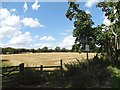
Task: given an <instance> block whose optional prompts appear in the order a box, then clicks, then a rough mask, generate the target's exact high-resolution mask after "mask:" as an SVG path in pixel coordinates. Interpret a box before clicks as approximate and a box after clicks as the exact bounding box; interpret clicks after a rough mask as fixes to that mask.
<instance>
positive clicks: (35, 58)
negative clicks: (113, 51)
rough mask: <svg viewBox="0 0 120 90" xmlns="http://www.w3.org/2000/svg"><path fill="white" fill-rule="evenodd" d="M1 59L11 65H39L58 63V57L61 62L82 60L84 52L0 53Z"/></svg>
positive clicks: (84, 56)
mask: <svg viewBox="0 0 120 90" xmlns="http://www.w3.org/2000/svg"><path fill="white" fill-rule="evenodd" d="M94 55H95V53H89V58H92V57H94ZM0 58H2V60H8V62H7V63H10V64H11V65H19V64H20V63H25V65H28V66H40V65H59V64H60V59H62V60H63V63H67V62H71V61H75V60H76V59H79V60H83V59H85V58H86V53H81V54H79V53H74V52H59V53H31V54H28V53H27V54H9V55H0Z"/></svg>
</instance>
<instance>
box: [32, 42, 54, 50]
mask: <svg viewBox="0 0 120 90" xmlns="http://www.w3.org/2000/svg"><path fill="white" fill-rule="evenodd" d="M52 46H54V45H52V44H51V43H41V42H40V43H35V44H31V45H30V48H35V49H38V48H43V47H48V48H49V49H50V48H52Z"/></svg>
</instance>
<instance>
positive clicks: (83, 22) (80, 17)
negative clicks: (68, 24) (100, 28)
mask: <svg viewBox="0 0 120 90" xmlns="http://www.w3.org/2000/svg"><path fill="white" fill-rule="evenodd" d="M68 4H69V8H68V10H67V13H66V17H67V18H68V19H69V20H72V19H74V20H75V21H74V27H75V29H74V30H73V37H76V39H75V45H81V44H82V46H85V44H89V42H91V41H90V39H91V38H93V35H94V34H93V33H94V29H93V28H92V25H93V24H94V23H93V21H92V19H91V17H92V16H91V15H90V14H87V13H86V12H85V11H84V10H80V9H79V4H75V2H68ZM78 49H80V46H78Z"/></svg>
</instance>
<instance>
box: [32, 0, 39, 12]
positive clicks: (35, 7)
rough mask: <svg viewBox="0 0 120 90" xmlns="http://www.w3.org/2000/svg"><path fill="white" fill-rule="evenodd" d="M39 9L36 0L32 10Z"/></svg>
mask: <svg viewBox="0 0 120 90" xmlns="http://www.w3.org/2000/svg"><path fill="white" fill-rule="evenodd" d="M39 7H40V5H38V0H36V1H35V3H34V4H33V5H32V9H33V10H38V8H39Z"/></svg>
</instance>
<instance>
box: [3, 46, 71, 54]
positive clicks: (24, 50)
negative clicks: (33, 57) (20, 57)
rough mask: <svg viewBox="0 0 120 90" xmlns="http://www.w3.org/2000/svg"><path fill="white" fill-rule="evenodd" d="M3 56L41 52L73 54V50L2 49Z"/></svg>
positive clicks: (46, 48) (57, 48)
mask: <svg viewBox="0 0 120 90" xmlns="http://www.w3.org/2000/svg"><path fill="white" fill-rule="evenodd" d="M1 50H2V53H1V54H20V53H41V52H73V50H68V49H66V48H60V47H56V48H55V49H48V47H43V48H38V49H25V48H17V49H16V48H11V47H6V48H1Z"/></svg>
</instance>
